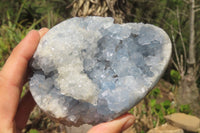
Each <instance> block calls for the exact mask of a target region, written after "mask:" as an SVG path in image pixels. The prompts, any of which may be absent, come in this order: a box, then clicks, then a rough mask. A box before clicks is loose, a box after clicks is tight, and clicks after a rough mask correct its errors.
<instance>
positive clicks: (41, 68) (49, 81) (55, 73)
mask: <svg viewBox="0 0 200 133" xmlns="http://www.w3.org/2000/svg"><path fill="white" fill-rule="evenodd" d="M170 55H171V42H170V39H169V37H168V35H167V34H166V33H165V32H164V31H163V30H162V29H160V28H158V27H156V26H153V25H150V24H143V23H127V24H121V25H119V24H113V19H112V18H103V17H85V18H72V19H68V20H66V21H64V22H62V23H60V24H58V25H56V26H55V27H53V28H52V29H51V30H50V31H49V32H48V33H47V34H46V35H45V36H44V37H43V38H42V39H41V41H40V44H39V46H38V48H37V50H36V52H35V54H34V56H33V59H32V62H31V67H32V70H33V72H34V74H33V76H32V77H31V80H30V90H31V92H32V95H33V97H34V99H35V101H36V102H37V104H38V105H39V107H40V108H41V109H42V110H44V111H45V112H47V113H48V114H49V115H50V116H51V117H52V118H53V119H56V120H57V121H60V122H62V123H64V124H67V125H75V126H79V125H81V124H85V123H86V124H92V125H95V124H98V123H100V122H104V121H109V120H112V119H113V118H116V117H118V116H119V115H121V114H123V113H124V112H126V111H128V110H129V109H130V108H132V107H133V106H134V105H136V104H137V103H138V102H139V101H140V100H141V99H142V98H144V96H145V95H146V94H147V93H148V92H149V91H150V90H151V89H152V87H153V86H154V85H155V84H156V83H157V82H158V80H159V78H160V77H161V75H162V73H163V72H164V70H165V68H166V66H167V64H168V62H169V59H170Z"/></svg>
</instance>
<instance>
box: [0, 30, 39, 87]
mask: <svg viewBox="0 0 200 133" xmlns="http://www.w3.org/2000/svg"><path fill="white" fill-rule="evenodd" d="M39 40H40V34H39V32H38V31H36V30H32V31H30V32H29V33H28V35H27V36H26V37H25V38H24V39H23V40H22V41H21V42H20V43H19V44H18V45H17V46H16V47H15V48H14V50H13V51H12V53H11V55H10V57H9V58H8V60H7V61H6V63H5V65H4V67H3V68H2V71H1V76H3V78H4V79H5V80H6V81H7V84H10V85H12V86H15V87H21V86H22V83H23V79H24V76H25V73H26V69H27V65H28V61H29V59H30V58H31V57H32V55H33V53H34V52H35V50H36V48H37V45H38V43H39Z"/></svg>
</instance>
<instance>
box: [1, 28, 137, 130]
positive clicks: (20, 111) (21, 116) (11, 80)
mask: <svg viewBox="0 0 200 133" xmlns="http://www.w3.org/2000/svg"><path fill="white" fill-rule="evenodd" d="M47 31H48V29H47V28H42V29H40V30H39V31H36V30H32V31H30V32H29V33H28V34H27V36H26V37H25V38H24V39H23V40H22V41H21V42H20V43H19V44H18V45H17V46H16V47H15V48H14V50H13V51H12V53H11V55H10V56H9V58H8V59H7V61H6V63H5V65H4V66H3V68H2V69H1V71H0V133H20V132H21V130H22V129H23V128H24V127H25V126H26V122H27V120H28V118H29V114H30V112H31V111H32V110H33V108H34V106H35V104H36V103H35V101H34V100H33V97H32V95H31V93H30V91H28V92H27V93H26V95H25V96H24V97H23V98H22V99H20V95H21V92H22V87H23V85H24V84H25V83H26V81H27V73H28V69H27V68H28V62H29V60H30V59H31V57H32V56H33V54H34V52H35V50H36V49H37V46H38V43H39V41H40V38H41V37H42V36H43V35H44V34H45V33H46V32H47ZM133 123H134V116H132V115H131V114H125V115H123V116H121V117H119V118H117V119H115V120H113V121H110V122H106V123H102V124H99V125H97V126H94V127H93V128H91V129H90V130H89V131H88V133H120V132H122V131H123V130H125V129H127V128H128V127H130V126H131V125H132V124H133Z"/></svg>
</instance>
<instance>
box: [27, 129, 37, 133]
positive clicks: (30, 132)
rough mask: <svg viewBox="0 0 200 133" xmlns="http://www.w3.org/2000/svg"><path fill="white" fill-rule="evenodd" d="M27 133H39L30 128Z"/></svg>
mask: <svg viewBox="0 0 200 133" xmlns="http://www.w3.org/2000/svg"><path fill="white" fill-rule="evenodd" d="M29 133H39V132H38V131H37V130H36V129H31V130H30V131H29Z"/></svg>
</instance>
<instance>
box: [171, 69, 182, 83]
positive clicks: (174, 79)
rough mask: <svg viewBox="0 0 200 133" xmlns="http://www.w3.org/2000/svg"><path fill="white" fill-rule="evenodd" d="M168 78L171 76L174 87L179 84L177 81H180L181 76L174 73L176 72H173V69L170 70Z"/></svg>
mask: <svg viewBox="0 0 200 133" xmlns="http://www.w3.org/2000/svg"><path fill="white" fill-rule="evenodd" d="M170 76H171V79H172V81H173V82H174V83H175V84H176V85H178V83H179V81H180V79H181V75H180V74H179V72H178V71H176V70H174V69H172V70H171V71H170Z"/></svg>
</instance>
